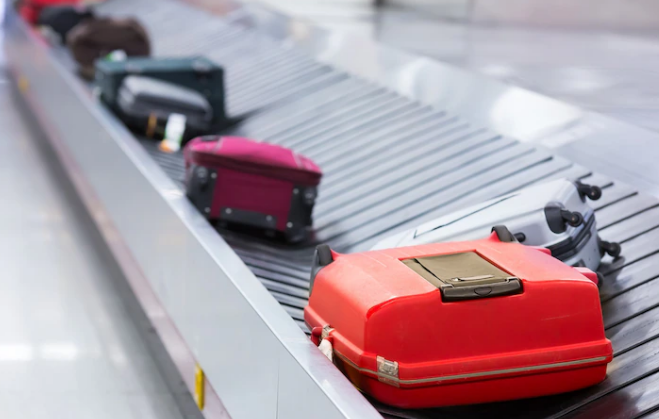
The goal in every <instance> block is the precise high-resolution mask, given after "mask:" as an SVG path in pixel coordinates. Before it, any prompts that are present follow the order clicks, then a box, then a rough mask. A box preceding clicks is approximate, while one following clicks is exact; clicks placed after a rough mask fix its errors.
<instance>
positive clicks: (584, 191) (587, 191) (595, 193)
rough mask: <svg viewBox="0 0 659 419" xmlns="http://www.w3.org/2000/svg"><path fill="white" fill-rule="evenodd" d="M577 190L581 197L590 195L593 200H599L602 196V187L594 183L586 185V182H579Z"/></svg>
mask: <svg viewBox="0 0 659 419" xmlns="http://www.w3.org/2000/svg"><path fill="white" fill-rule="evenodd" d="M577 191H579V195H581V197H582V198H583V197H588V199H590V200H591V201H597V200H598V199H600V198H601V197H602V188H600V187H599V186H594V185H586V184H585V183H581V182H577Z"/></svg>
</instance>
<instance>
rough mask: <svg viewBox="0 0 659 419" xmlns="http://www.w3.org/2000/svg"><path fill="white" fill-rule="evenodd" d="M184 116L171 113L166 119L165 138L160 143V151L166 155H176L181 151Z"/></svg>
mask: <svg viewBox="0 0 659 419" xmlns="http://www.w3.org/2000/svg"><path fill="white" fill-rule="evenodd" d="M185 122H186V118H185V115H181V114H178V113H173V114H171V115H169V118H167V125H165V138H164V139H163V140H162V142H161V143H160V150H162V151H164V152H166V153H176V152H177V151H179V150H180V149H181V143H182V142H183V134H184V133H185Z"/></svg>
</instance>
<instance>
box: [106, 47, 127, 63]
mask: <svg viewBox="0 0 659 419" xmlns="http://www.w3.org/2000/svg"><path fill="white" fill-rule="evenodd" d="M127 57H128V56H127V55H126V52H125V51H124V50H122V49H118V50H115V51H112V52H111V53H109V54H108V55H106V56H105V59H106V60H108V61H126V58H127Z"/></svg>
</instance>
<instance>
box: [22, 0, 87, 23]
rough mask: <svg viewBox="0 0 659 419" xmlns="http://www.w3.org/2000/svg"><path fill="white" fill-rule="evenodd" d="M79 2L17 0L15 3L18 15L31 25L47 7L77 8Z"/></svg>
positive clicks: (74, 0)
mask: <svg viewBox="0 0 659 419" xmlns="http://www.w3.org/2000/svg"><path fill="white" fill-rule="evenodd" d="M81 3H82V1H81V0H19V2H18V3H17V6H18V11H19V13H20V15H21V16H22V17H23V19H25V20H26V21H27V22H28V23H30V24H31V25H35V24H36V23H37V20H38V19H39V14H40V13H41V10H43V9H44V8H46V7H49V6H77V5H79V4H81Z"/></svg>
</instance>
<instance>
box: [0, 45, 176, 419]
mask: <svg viewBox="0 0 659 419" xmlns="http://www.w3.org/2000/svg"><path fill="white" fill-rule="evenodd" d="M1 59H2V57H1V56H0V197H1V198H0V203H1V205H0V212H1V214H0V237H1V238H2V240H0V266H1V272H2V274H1V275H0V418H3V419H13V418H26V419H37V418H63V419H78V418H81V419H82V418H84V419H97V418H108V419H109V418H112V419H117V418H121V419H129V418H134V419H138V418H139V419H150V418H158V419H170V418H171V419H173V418H180V417H182V415H181V413H180V412H179V408H178V407H177V404H176V403H175V400H174V398H173V396H172V393H171V392H170V391H169V389H168V387H167V386H166V384H165V382H164V381H163V379H162V377H161V375H160V374H159V372H158V370H157V368H156V365H155V363H154V361H153V360H152V359H151V357H150V356H149V353H148V351H147V347H146V346H145V342H144V341H143V339H142V337H141V334H140V331H139V330H138V329H137V328H136V325H135V324H134V323H133V322H132V320H131V318H130V317H129V316H128V314H127V312H126V307H125V306H124V304H123V301H122V299H121V298H120V296H119V294H118V292H117V290H116V289H115V286H114V285H113V279H114V278H112V277H110V275H111V274H110V273H109V272H110V271H111V270H110V269H106V268H107V265H104V262H103V260H102V258H100V257H99V255H98V254H97V253H96V252H95V250H94V247H93V245H92V238H91V237H90V236H89V233H88V232H87V231H85V227H84V226H83V225H82V223H81V222H80V221H78V220H77V219H76V216H75V211H74V209H73V208H72V206H71V204H70V203H69V202H67V199H66V197H65V195H64V194H63V193H62V192H61V183H60V182H61V180H58V179H56V178H55V177H54V176H53V171H52V170H51V169H49V166H48V165H47V164H46V160H45V159H46V158H50V157H46V156H44V155H43V151H41V149H39V148H38V147H37V145H36V144H37V143H36V142H35V138H34V137H35V134H34V132H33V131H29V130H28V129H27V128H28V127H27V126H26V122H25V120H23V119H22V117H21V113H20V112H19V111H18V109H17V108H16V103H15V100H16V98H15V97H14V95H12V94H11V91H10V85H9V84H8V82H7V79H6V76H5V73H4V72H3V71H2V67H1Z"/></svg>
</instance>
